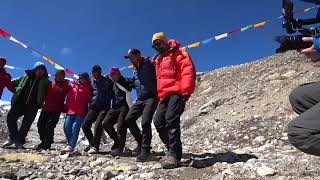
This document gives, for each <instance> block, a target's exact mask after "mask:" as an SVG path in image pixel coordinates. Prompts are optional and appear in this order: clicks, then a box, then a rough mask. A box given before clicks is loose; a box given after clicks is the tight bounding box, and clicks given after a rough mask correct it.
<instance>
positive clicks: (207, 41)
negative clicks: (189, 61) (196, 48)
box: [201, 38, 213, 44]
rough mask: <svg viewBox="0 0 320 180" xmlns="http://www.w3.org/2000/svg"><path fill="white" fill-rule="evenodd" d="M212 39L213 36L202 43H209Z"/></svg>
mask: <svg viewBox="0 0 320 180" xmlns="http://www.w3.org/2000/svg"><path fill="white" fill-rule="evenodd" d="M211 41H213V38H209V39H206V40H203V41H202V42H201V43H202V44H208V43H210V42H211Z"/></svg>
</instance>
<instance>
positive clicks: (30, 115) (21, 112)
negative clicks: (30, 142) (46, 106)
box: [7, 104, 38, 144]
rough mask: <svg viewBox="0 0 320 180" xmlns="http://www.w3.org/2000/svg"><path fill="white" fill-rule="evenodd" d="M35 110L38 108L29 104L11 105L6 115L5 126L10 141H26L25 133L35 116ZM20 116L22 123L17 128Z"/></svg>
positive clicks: (20, 142) (23, 142) (22, 142)
mask: <svg viewBox="0 0 320 180" xmlns="http://www.w3.org/2000/svg"><path fill="white" fill-rule="evenodd" d="M37 112H38V108H37V107H35V106H31V105H23V104H16V105H14V106H12V107H11V109H10V111H9V113H8V116H7V126H8V130H9V137H10V140H11V141H13V142H15V143H19V144H25V143H26V137H27V134H28V132H29V130H30V127H31V125H32V123H33V121H34V119H35V118H36V116H37ZM22 116H23V119H22V124H21V127H20V129H18V124H17V121H18V119H19V118H20V117H22Z"/></svg>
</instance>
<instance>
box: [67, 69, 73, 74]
mask: <svg viewBox="0 0 320 180" xmlns="http://www.w3.org/2000/svg"><path fill="white" fill-rule="evenodd" d="M66 73H67V74H70V75H72V74H74V73H73V72H71V71H70V70H69V69H66Z"/></svg>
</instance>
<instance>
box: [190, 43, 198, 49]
mask: <svg viewBox="0 0 320 180" xmlns="http://www.w3.org/2000/svg"><path fill="white" fill-rule="evenodd" d="M200 44H201V42H196V43H193V44H190V45H188V48H189V49H190V48H195V47H198V46H200Z"/></svg>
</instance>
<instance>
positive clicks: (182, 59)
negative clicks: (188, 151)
mask: <svg viewBox="0 0 320 180" xmlns="http://www.w3.org/2000/svg"><path fill="white" fill-rule="evenodd" d="M152 47H153V48H154V49H155V50H156V51H157V55H156V56H155V58H154V59H155V62H154V63H155V64H156V77H157V91H158V96H159V99H160V102H159V105H158V108H157V112H156V114H155V118H154V125H155V127H156V129H157V131H158V133H159V136H160V138H161V140H162V142H163V143H164V144H165V145H166V146H167V148H168V152H167V154H166V156H165V157H163V158H162V159H161V160H160V163H161V165H162V167H163V168H166V169H170V168H176V167H178V166H179V165H180V161H181V158H182V143H181V128H180V116H181V115H182V113H183V112H184V108H185V104H186V101H187V100H188V99H189V98H190V97H191V94H192V93H193V92H194V89H195V67H194V65H193V63H192V59H191V57H190V55H189V54H188V53H187V52H186V51H185V50H183V49H182V48H181V47H180V44H179V43H178V42H177V41H176V40H169V41H168V40H167V38H166V36H165V34H164V33H163V32H160V33H156V34H154V35H153V38H152Z"/></svg>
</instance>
